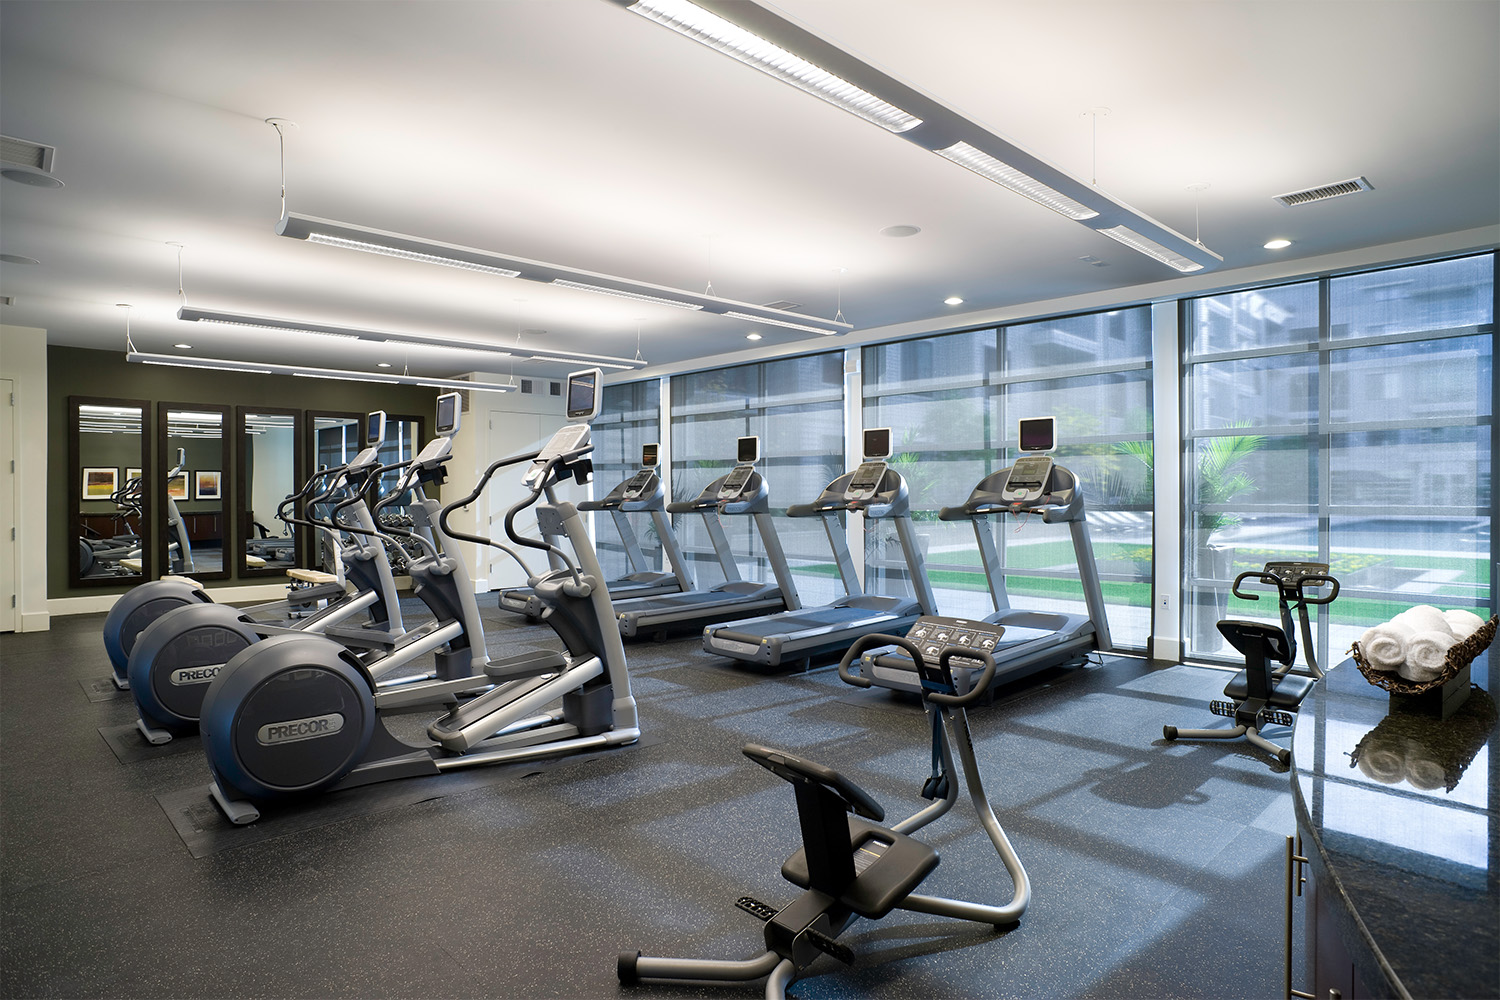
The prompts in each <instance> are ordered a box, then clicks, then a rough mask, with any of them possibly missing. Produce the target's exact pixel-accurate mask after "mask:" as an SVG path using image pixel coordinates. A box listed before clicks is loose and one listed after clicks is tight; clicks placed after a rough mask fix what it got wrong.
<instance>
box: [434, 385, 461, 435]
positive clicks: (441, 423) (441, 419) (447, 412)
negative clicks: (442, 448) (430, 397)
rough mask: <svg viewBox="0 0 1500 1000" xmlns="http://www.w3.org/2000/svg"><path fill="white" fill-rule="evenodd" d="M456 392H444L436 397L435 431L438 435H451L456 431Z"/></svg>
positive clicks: (457, 406)
mask: <svg viewBox="0 0 1500 1000" xmlns="http://www.w3.org/2000/svg"><path fill="white" fill-rule="evenodd" d="M459 409H460V407H459V405H458V393H456V392H445V393H443V394H442V395H441V396H439V397H438V405H437V433H438V436H439V437H452V436H453V435H455V434H457V433H458V412H459Z"/></svg>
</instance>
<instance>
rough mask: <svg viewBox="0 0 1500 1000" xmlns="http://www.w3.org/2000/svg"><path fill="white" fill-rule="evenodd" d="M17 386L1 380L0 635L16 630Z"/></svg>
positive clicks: (17, 588)
mask: <svg viewBox="0 0 1500 1000" xmlns="http://www.w3.org/2000/svg"><path fill="white" fill-rule="evenodd" d="M15 388H16V384H15V383H14V382H12V381H11V380H10V379H8V378H7V379H0V632H14V631H15V630H16V594H17V593H18V592H19V591H20V587H19V586H17V580H16V447H15V445H16V443H15V439H14V438H13V437H12V435H13V434H14V433H15V428H16V410H15V406H16V396H15Z"/></svg>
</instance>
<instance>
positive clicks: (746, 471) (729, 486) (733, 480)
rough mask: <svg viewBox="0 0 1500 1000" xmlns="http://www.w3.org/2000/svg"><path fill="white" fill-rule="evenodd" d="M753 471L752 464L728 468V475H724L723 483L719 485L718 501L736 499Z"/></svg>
mask: <svg viewBox="0 0 1500 1000" xmlns="http://www.w3.org/2000/svg"><path fill="white" fill-rule="evenodd" d="M754 471H755V466H753V465H736V466H735V467H734V468H733V469H732V470H730V473H729V475H727V476H725V477H724V484H723V485H722V486H720V487H719V493H718V497H717V499H718V501H719V502H720V503H723V502H724V501H726V500H736V499H738V498H739V495H740V493H742V492H743V491H744V489H745V486H746V484H747V483H749V482H750V475H751V473H753V472H754Z"/></svg>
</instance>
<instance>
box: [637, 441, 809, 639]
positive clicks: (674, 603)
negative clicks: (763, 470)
mask: <svg viewBox="0 0 1500 1000" xmlns="http://www.w3.org/2000/svg"><path fill="white" fill-rule="evenodd" d="M759 459H760V438H758V437H742V438H740V439H739V445H738V450H737V454H736V462H737V464H736V465H735V467H734V468H733V469H732V470H731V471H730V472H729V474H728V475H724V476H720V477H719V478H718V479H715V480H714V481H713V482H711V483H709V484H708V485H707V486H706V487H704V489H703V492H702V493H699V494H698V495H697V496H696V497H694V498H693V499H692V500H683V501H679V502H677V503H670V504H668V505H667V510H668V511H670V512H671V513H673V514H689V513H696V514H702V515H703V522H704V525H705V526H706V527H707V528H708V534H709V537H710V538H711V539H712V540H713V544H714V548H715V549H716V550H718V551H720V552H721V553H723V554H724V555H725V556H727V557H728V558H727V559H726V560H723V561H724V562H725V565H726V566H727V567H728V568H730V569H733V570H735V572H734V573H733V575H732V576H730V575H727V574H726V579H725V580H724V582H723V583H721V584H719V585H718V586H717V587H711V588H708V589H706V590H689V591H687V592H685V593H681V594H666V595H664V596H662V597H642V598H638V599H634V600H626V601H616V602H615V617H616V618H617V619H618V620H619V623H620V633H621V634H622V635H625V636H638V635H646V634H652V635H655V636H656V637H657V638H658V639H661V638H665V637H666V636H667V634H668V633H669V632H670V631H672V630H674V629H686V628H691V629H693V630H694V631H697V630H698V629H701V628H702V627H703V626H704V625H707V624H708V623H710V622H722V621H728V620H730V619H732V618H745V617H748V616H750V615H761V614H767V613H770V612H773V611H783V610H786V609H788V608H791V609H796V608H800V607H801V606H802V603H801V601H799V600H798V598H797V587H796V585H795V584H794V583H793V582H792V571H791V568H790V567H789V566H788V565H787V562H786V553H785V552H784V551H783V550H782V548H781V539H780V538H778V537H777V535H776V525H775V524H774V523H773V522H772V520H771V513H770V511H771V491H770V490H769V488H767V486H766V481H765V479H764V478H763V477H762V476H761V474H760V473H759V472H756V471H755V463H756V462H757V461H759ZM741 514H749V515H750V516H751V517H752V518H753V519H754V522H755V529H756V531H757V532H759V533H760V540H761V544H762V546H764V548H765V551H766V560H767V561H768V562H769V563H770V564H771V575H772V576H773V577H774V578H775V581H774V582H772V583H753V582H751V581H748V580H744V579H742V578H741V577H740V574H739V571H738V569H737V568H736V567H735V564H734V559H733V553H732V552H731V550H730V548H729V540H728V539H727V538H725V537H724V526H723V525H722V524H721V523H720V522H719V518H720V516H722V515H741Z"/></svg>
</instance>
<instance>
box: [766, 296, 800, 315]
mask: <svg viewBox="0 0 1500 1000" xmlns="http://www.w3.org/2000/svg"><path fill="white" fill-rule="evenodd" d="M762 308H764V309H780V310H781V311H782V312H797V311H798V310H800V309H801V308H802V303H800V302H788V301H787V300H786V299H782V300H781V301H780V302H766V303H764V304H763V305H762Z"/></svg>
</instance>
